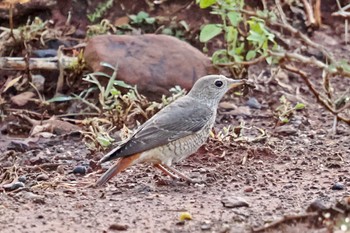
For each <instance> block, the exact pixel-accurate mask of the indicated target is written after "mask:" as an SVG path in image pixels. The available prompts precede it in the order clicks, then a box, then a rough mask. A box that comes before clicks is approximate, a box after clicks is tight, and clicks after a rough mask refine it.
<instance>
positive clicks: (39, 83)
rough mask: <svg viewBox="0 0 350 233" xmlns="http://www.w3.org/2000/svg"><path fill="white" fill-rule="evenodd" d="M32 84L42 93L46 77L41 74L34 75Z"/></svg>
mask: <svg viewBox="0 0 350 233" xmlns="http://www.w3.org/2000/svg"><path fill="white" fill-rule="evenodd" d="M32 83H33V85H34V86H35V87H36V89H38V91H40V92H41V91H43V90H44V84H45V77H44V76H42V75H41V74H35V75H32Z"/></svg>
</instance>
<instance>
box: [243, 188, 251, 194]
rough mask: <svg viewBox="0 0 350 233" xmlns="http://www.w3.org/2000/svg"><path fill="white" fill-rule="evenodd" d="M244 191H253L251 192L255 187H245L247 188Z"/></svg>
mask: <svg viewBox="0 0 350 233" xmlns="http://www.w3.org/2000/svg"><path fill="white" fill-rule="evenodd" d="M244 192H246V193H251V192H253V187H247V188H245V189H244Z"/></svg>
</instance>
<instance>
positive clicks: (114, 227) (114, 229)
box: [108, 223, 129, 231]
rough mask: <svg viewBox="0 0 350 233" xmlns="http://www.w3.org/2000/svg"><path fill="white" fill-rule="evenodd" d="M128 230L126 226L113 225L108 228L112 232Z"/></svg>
mask: <svg viewBox="0 0 350 233" xmlns="http://www.w3.org/2000/svg"><path fill="white" fill-rule="evenodd" d="M128 228H129V226H128V225H123V224H119V223H113V224H112V225H110V226H109V228H108V229H109V230H112V231H126V230H127V229H128Z"/></svg>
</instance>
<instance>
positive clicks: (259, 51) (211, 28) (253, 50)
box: [199, 0, 277, 76]
mask: <svg viewBox="0 0 350 233" xmlns="http://www.w3.org/2000/svg"><path fill="white" fill-rule="evenodd" d="M199 5H200V7H201V8H207V7H212V12H211V13H212V14H214V15H218V16H219V18H220V19H221V23H215V24H213V23H209V24H206V25H204V26H203V27H202V29H201V32H200V36H199V40H200V41H201V42H203V43H207V42H209V41H210V40H212V39H213V38H214V37H216V36H219V35H222V36H223V37H224V41H225V48H224V49H219V50H217V51H215V52H214V54H213V55H212V62H213V64H214V65H219V66H227V67H229V68H230V71H231V72H232V73H233V74H234V75H235V76H238V75H241V74H242V72H243V71H246V69H245V68H246V67H247V65H249V62H250V61H252V60H254V59H257V60H266V61H267V62H268V63H269V64H271V63H272V57H271V56H270V55H269V53H268V50H269V49H275V48H277V43H276V42H275V35H274V34H273V33H272V32H270V30H269V29H268V28H267V27H266V23H265V21H264V20H262V19H261V18H259V17H255V16H250V17H249V18H248V20H245V19H244V17H243V12H242V11H243V10H244V8H243V7H244V0H229V1H222V0H200V1H199ZM257 14H258V15H259V14H261V15H266V16H267V17H271V19H272V20H273V18H274V17H275V16H274V14H272V13H269V12H262V11H261V12H257ZM247 62H248V63H247Z"/></svg>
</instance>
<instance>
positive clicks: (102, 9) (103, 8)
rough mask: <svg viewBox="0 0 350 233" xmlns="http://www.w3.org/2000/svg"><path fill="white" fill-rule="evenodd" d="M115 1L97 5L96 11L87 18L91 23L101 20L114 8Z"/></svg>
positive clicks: (109, 0) (108, 0) (107, 0)
mask: <svg viewBox="0 0 350 233" xmlns="http://www.w3.org/2000/svg"><path fill="white" fill-rule="evenodd" d="M113 2H114V1H113V0H106V1H104V2H101V3H99V4H98V5H97V7H96V10H95V11H94V12H92V13H90V14H88V15H87V18H88V19H89V20H90V22H91V23H95V22H96V21H97V20H98V19H101V18H102V16H103V15H104V14H105V13H106V12H107V10H109V9H110V8H111V7H112V6H113Z"/></svg>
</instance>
